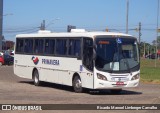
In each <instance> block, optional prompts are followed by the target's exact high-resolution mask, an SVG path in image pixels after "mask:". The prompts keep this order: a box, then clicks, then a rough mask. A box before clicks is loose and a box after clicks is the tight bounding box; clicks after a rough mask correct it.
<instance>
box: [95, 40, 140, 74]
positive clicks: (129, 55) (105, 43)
mask: <svg viewBox="0 0 160 113" xmlns="http://www.w3.org/2000/svg"><path fill="white" fill-rule="evenodd" d="M95 44H96V45H95V51H96V59H95V67H96V68H97V69H98V70H100V71H107V72H124V71H127V72H131V71H132V70H134V71H135V70H138V69H139V49H138V44H137V41H136V39H135V38H130V37H117V38H111V37H110V38H109V37H106V38H105V37H103V38H96V40H95Z"/></svg>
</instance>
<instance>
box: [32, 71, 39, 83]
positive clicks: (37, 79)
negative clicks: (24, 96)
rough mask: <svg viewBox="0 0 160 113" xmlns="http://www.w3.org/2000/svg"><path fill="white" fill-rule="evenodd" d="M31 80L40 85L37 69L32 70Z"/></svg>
mask: <svg viewBox="0 0 160 113" xmlns="http://www.w3.org/2000/svg"><path fill="white" fill-rule="evenodd" d="M33 80H34V85H35V86H39V85H40V80H39V73H38V71H37V70H34V72H33Z"/></svg>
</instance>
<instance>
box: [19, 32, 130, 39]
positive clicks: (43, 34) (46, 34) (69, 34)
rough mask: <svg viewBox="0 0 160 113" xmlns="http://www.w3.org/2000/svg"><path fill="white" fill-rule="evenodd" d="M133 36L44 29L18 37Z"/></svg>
mask: <svg viewBox="0 0 160 113" xmlns="http://www.w3.org/2000/svg"><path fill="white" fill-rule="evenodd" d="M104 35H106V36H131V35H128V34H124V33H115V32H102V31H99V32H59V33H58V32H57V33H55V32H49V31H46V32H45V31H42V32H38V33H32V34H19V35H16V37H20V38H25V37H32V38H33V37H64V36H65V37H91V38H94V37H95V36H104Z"/></svg>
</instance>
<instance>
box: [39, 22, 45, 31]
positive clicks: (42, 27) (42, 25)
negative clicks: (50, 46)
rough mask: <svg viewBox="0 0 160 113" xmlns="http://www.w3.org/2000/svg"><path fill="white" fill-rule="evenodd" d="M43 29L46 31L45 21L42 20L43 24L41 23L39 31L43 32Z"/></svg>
mask: <svg viewBox="0 0 160 113" xmlns="http://www.w3.org/2000/svg"><path fill="white" fill-rule="evenodd" d="M45 29H46V25H45V20H43V22H42V23H41V27H40V30H45Z"/></svg>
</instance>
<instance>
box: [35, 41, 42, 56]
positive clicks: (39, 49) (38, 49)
mask: <svg viewBox="0 0 160 113" xmlns="http://www.w3.org/2000/svg"><path fill="white" fill-rule="evenodd" d="M43 42H44V40H43V39H35V41H34V53H36V54H42V53H43V45H44V43H43Z"/></svg>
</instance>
